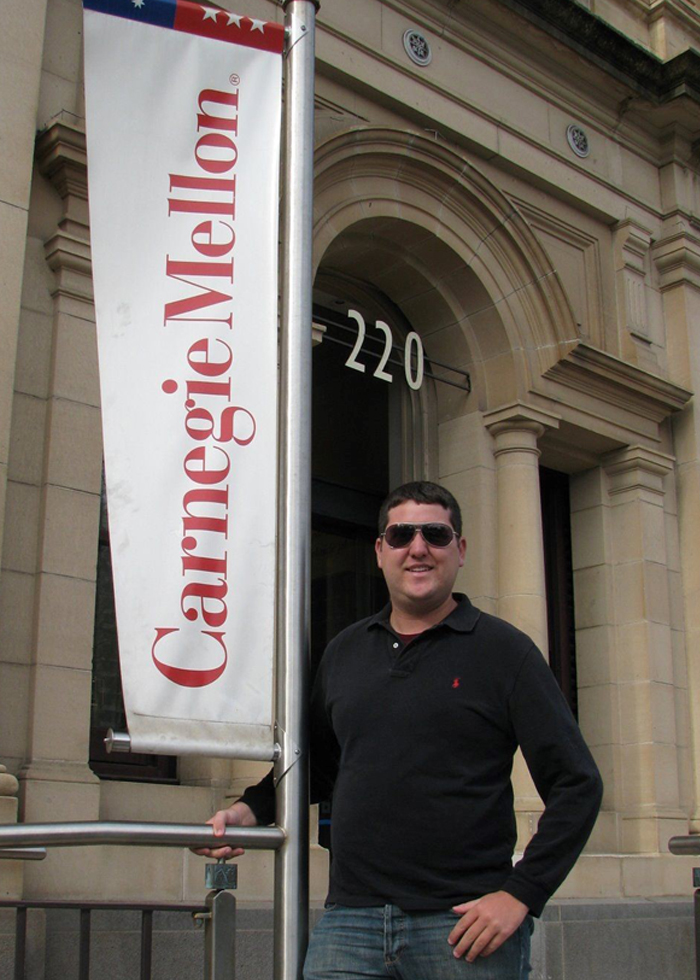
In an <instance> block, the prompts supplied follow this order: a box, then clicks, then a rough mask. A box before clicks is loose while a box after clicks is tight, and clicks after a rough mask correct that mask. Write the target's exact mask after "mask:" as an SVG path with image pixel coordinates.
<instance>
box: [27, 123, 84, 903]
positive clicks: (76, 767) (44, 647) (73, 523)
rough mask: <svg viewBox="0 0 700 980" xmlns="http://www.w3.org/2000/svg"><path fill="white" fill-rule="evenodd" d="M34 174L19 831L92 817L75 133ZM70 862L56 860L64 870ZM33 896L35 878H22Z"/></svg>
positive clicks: (54, 139) (79, 187)
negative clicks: (35, 410) (31, 502)
mask: <svg viewBox="0 0 700 980" xmlns="http://www.w3.org/2000/svg"><path fill="white" fill-rule="evenodd" d="M36 156H37V165H38V168H39V169H40V171H41V173H42V174H43V175H44V177H45V178H47V179H48V181H49V182H50V183H51V185H52V186H53V188H54V190H55V191H56V192H57V194H58V196H59V197H60V200H61V202H62V208H63V214H62V217H61V219H60V221H59V223H58V228H57V230H56V233H55V234H54V235H53V236H52V237H50V238H49V240H48V241H47V242H46V244H45V258H46V262H47V264H48V266H49V268H50V269H51V270H52V271H53V273H54V289H53V293H52V296H53V331H52V337H51V344H52V358H51V376H50V381H49V389H48V398H47V404H46V421H45V428H44V456H43V462H42V464H41V474H40V481H39V482H40V485H39V487H38V500H39V506H38V514H37V521H38V524H39V529H40V530H39V543H38V548H37V555H36V567H35V583H36V588H35V603H34V622H33V640H32V642H33V649H32V655H31V661H32V662H31V668H30V676H31V680H30V685H31V696H30V705H31V708H30V716H29V719H28V733H29V734H28V746H29V748H28V757H27V761H26V763H25V765H24V766H23V768H22V769H21V771H20V774H19V778H20V786H21V792H22V801H23V816H24V819H25V820H26V821H28V822H34V821H43V820H77V819H81V820H86V819H88V820H89V819H96V818H97V817H98V815H99V780H98V779H97V777H96V776H95V775H94V774H93V773H92V771H91V770H90V768H89V766H88V759H89V734H90V701H91V680H92V645H93V619H94V609H95V576H96V564H97V543H98V533H99V517H100V488H101V473H102V438H101V427H100V410H99V388H98V380H97V362H96V337H95V322H94V319H95V317H94V306H93V296H92V279H91V263H90V245H89V232H88V210H87V161H86V150H85V135H84V133H83V132H82V131H81V130H80V129H78V128H76V127H75V125H73V124H72V123H71V122H68V121H64V120H62V119H59V120H58V121H56V122H55V123H54V124H53V125H52V126H51V127H50V128H49V129H47V130H45V131H44V132H43V133H42V134H41V136H40V137H39V139H38V141H37V149H36ZM72 866H74V859H72V858H69V859H67V860H66V867H67V868H71V867H72ZM35 878H36V882H37V887H39V886H40V883H41V882H42V881H43V880H45V879H46V876H45V875H43V876H42V875H41V874H38V873H35V872H34V871H32V870H31V869H26V870H25V879H26V881H27V883H28V885H29V884H31V883H32V882H33V881H34V879H35Z"/></svg>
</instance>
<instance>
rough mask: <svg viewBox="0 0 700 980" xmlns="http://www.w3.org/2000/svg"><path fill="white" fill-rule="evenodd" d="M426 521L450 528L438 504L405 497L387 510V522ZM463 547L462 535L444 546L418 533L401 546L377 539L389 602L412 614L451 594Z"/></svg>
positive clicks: (379, 563)
mask: <svg viewBox="0 0 700 980" xmlns="http://www.w3.org/2000/svg"><path fill="white" fill-rule="evenodd" d="M427 522H435V523H438V524H448V525H449V526H450V527H452V522H451V520H450V514H449V511H447V510H445V508H444V507H442V506H441V505H440V504H419V503H416V502H415V501H412V500H407V501H404V503H402V504H399V505H398V506H397V507H392V508H391V510H390V511H389V520H388V524H409V523H415V524H425V523H427ZM466 548H467V543H466V541H465V540H464V538H459V539H457V538H456V537H453V539H452V541H451V543H450V544H449V545H448V546H447V547H446V548H436V547H433V546H431V545H429V544H426V542H425V540H424V538H423V535H422V534H421V533H420V532H417V533H416V534H415V535H414V537H413V540H412V541H411V543H410V544H409V545H407V546H406V547H405V548H390V547H389V545H388V544H387V543H386V541H385V539H384V538H377V541H376V543H375V551H376V554H377V564H378V565H379V567H380V568H381V570H382V572H383V573H384V578H385V579H386V584H387V587H388V589H389V596H390V597H391V602H392V605H394V606H395V607H397V608H401V609H405V610H407V611H411V612H415V613H421V612H429V611H431V610H433V609H436V608H438V607H439V606H440V605H441V604H442V603H443V602H445V601H446V600H447V599H449V597H450V596H451V595H452V587H453V585H454V583H455V579H456V577H457V572H458V570H459V569H460V568H461V566H462V565H463V564H464V554H465V551H466Z"/></svg>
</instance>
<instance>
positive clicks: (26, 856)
mask: <svg viewBox="0 0 700 980" xmlns="http://www.w3.org/2000/svg"><path fill="white" fill-rule="evenodd" d="M45 857H46V848H45V847H2V846H0V858H5V859H6V860H7V861H43V860H44V858H45Z"/></svg>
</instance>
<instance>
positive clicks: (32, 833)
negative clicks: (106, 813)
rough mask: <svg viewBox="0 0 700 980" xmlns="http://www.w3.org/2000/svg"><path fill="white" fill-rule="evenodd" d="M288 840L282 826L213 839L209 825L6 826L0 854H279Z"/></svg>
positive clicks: (238, 830)
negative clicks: (92, 848) (30, 850)
mask: <svg viewBox="0 0 700 980" xmlns="http://www.w3.org/2000/svg"><path fill="white" fill-rule="evenodd" d="M285 839H286V834H285V832H284V831H283V830H282V829H281V828H280V827H228V828H227V830H226V833H225V834H224V835H223V836H222V837H214V834H213V831H212V829H211V827H210V826H209V825H208V824H185V823H183V824H177V823H136V822H130V821H126V820H94V821H91V820H84V821H75V822H73V823H35V824H6V825H4V826H2V827H0V851H4V850H5V848H11V847H12V848H21V847H76V846H83V845H88V844H90V845H92V844H129V845H131V846H136V847H141V846H148V845H153V844H155V845H159V846H161V847H197V848H199V847H247V848H251V849H252V850H272V851H276V850H277V849H278V848H279V847H281V846H282V844H283V843H284V841H285Z"/></svg>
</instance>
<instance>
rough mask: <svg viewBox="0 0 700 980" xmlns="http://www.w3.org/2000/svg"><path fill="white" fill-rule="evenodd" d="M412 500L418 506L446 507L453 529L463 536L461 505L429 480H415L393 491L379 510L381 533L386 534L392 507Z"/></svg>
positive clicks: (442, 488)
mask: <svg viewBox="0 0 700 980" xmlns="http://www.w3.org/2000/svg"><path fill="white" fill-rule="evenodd" d="M407 500H412V501H414V502H415V503H417V504H439V505H440V506H441V507H444V508H445V510H446V511H447V512H448V513H449V515H450V522H451V523H452V527H453V528H454V529H455V531H456V532H457V536H458V537H460V538H461V536H462V511H461V510H460V509H459V504H458V503H457V501H456V500H455V498H454V497H453V496H452V494H451V493H450V491H449V490H447V489H446V488H445V487H441V486H440V484H439V483H430V482H429V481H428V480H414V481H413V482H412V483H403V484H402V485H401V486H400V487H397V488H396V489H395V490H392V491H391V493H390V494H389V496H388V497H387V498H386V500H385V501H384V503H383V504H382V506H381V507H380V508H379V533H380V535H381V534H384V532H385V531H386V526H387V524H388V523H389V511H390V510H391V508H392V507H398V506H399V504H404V503H406V501H407Z"/></svg>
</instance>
